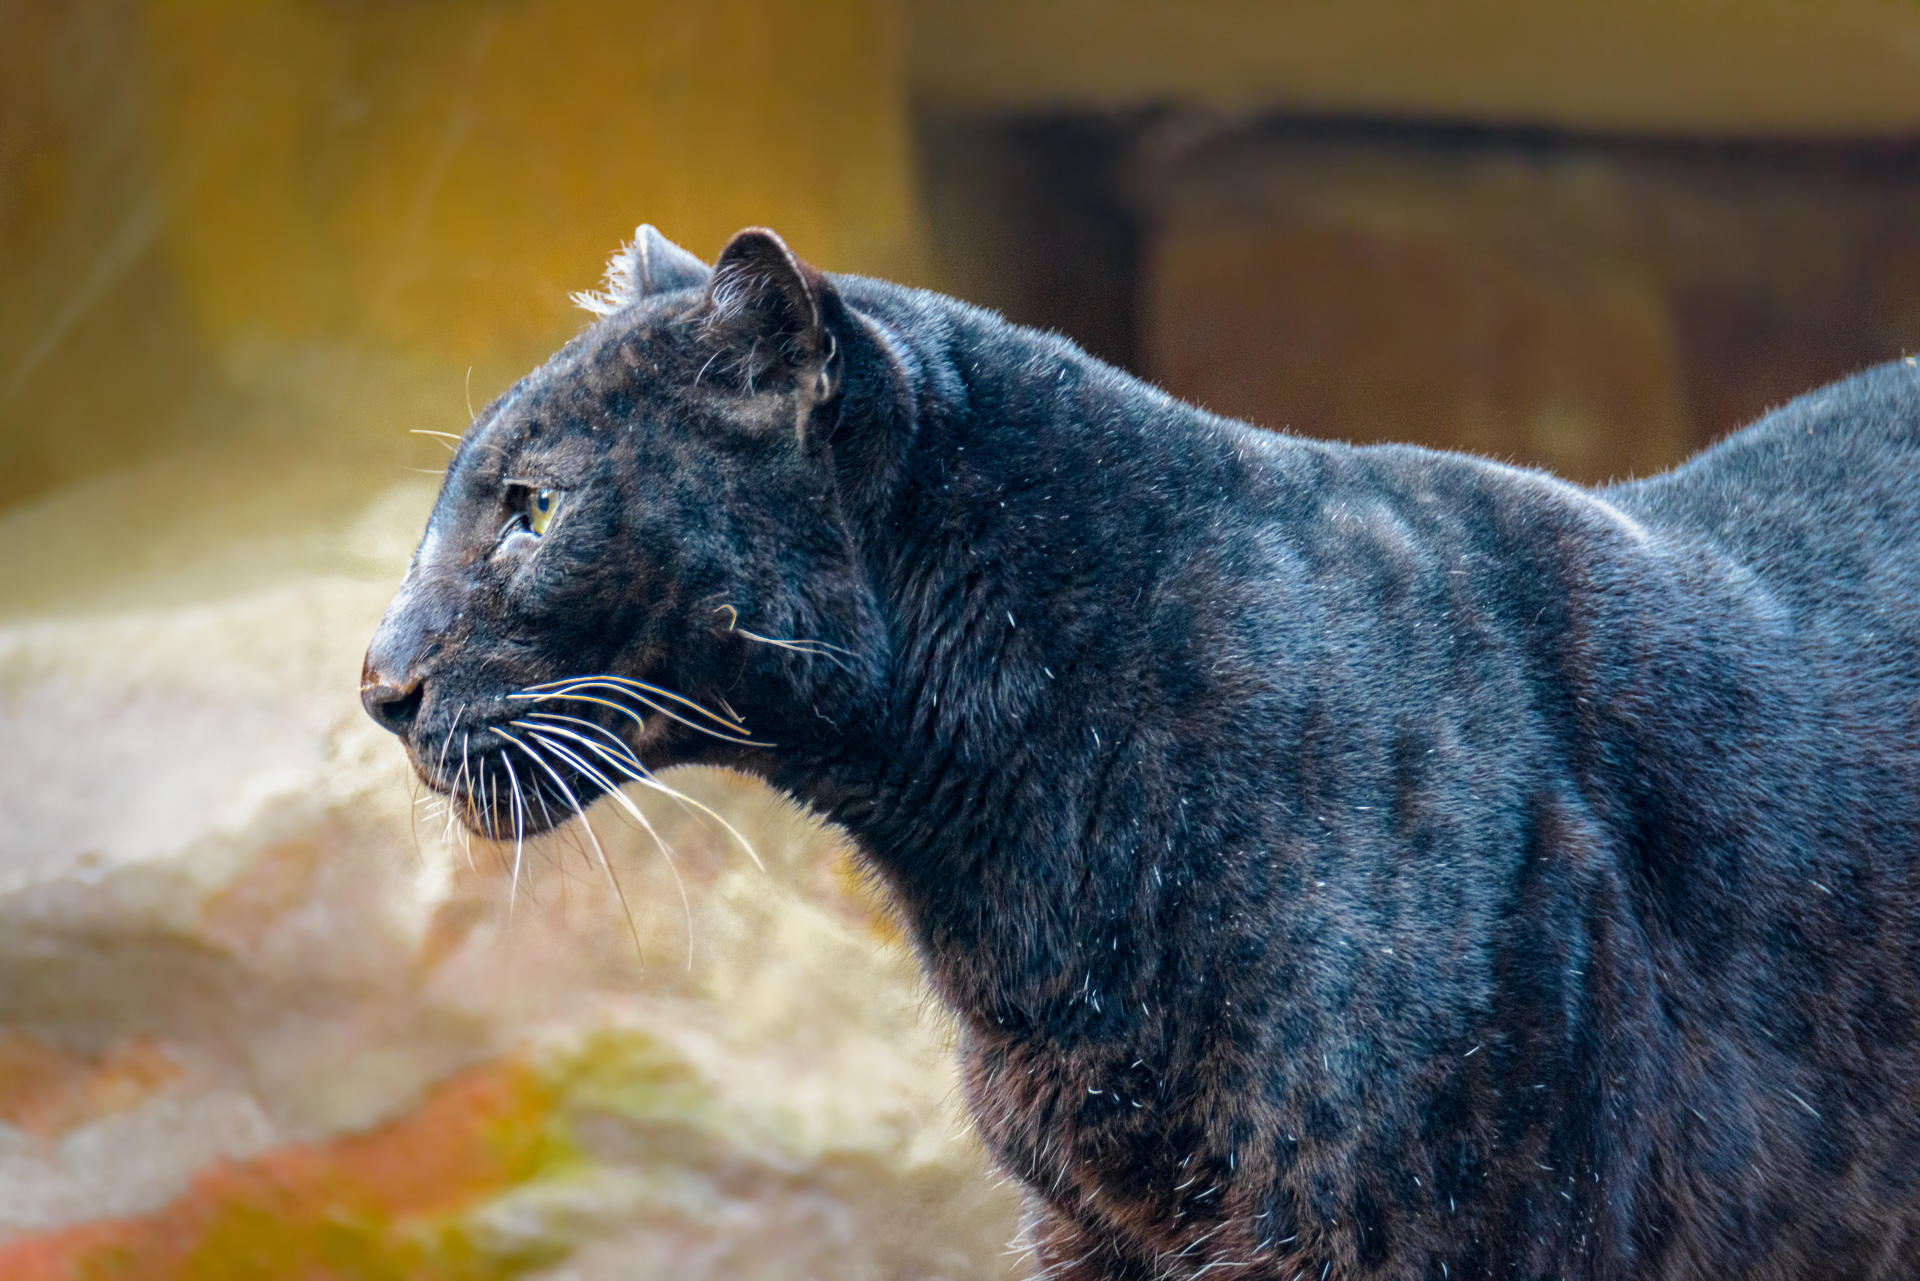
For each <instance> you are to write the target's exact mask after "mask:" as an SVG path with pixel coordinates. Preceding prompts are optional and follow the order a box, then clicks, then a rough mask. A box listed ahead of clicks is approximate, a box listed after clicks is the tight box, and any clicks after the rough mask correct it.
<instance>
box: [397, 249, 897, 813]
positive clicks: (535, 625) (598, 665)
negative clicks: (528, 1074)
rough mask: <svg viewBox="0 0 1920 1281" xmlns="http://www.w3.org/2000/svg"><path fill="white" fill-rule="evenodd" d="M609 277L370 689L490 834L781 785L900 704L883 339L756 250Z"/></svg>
mask: <svg viewBox="0 0 1920 1281" xmlns="http://www.w3.org/2000/svg"><path fill="white" fill-rule="evenodd" d="M608 277H609V287H608V291H607V292H606V293H604V294H593V295H585V296H581V298H580V301H581V302H582V303H583V305H585V306H587V307H588V308H589V310H592V311H594V312H596V313H598V315H599V319H598V320H597V321H596V322H595V323H593V324H592V325H591V326H590V327H589V328H588V329H586V330H585V331H584V332H583V333H582V334H580V336H579V337H577V338H576V339H575V340H574V341H572V342H571V343H569V344H568V345H567V346H566V347H564V348H563V349H561V351H560V352H558V353H557V354H556V355H555V356H554V357H553V358H552V359H551V360H549V361H548V362H547V363H546V364H545V365H543V366H541V367H540V368H539V369H537V370H535V371H534V372H533V373H531V374H529V375H528V376H527V377H526V378H524V379H522V380H521V381H520V382H519V383H518V384H517V385H516V386H514V387H513V388H512V389H510V390H509V391H508V392H506V393H505V394H504V395H502V396H501V397H500V398H499V399H498V400H496V401H495V402H494V403H493V404H491V405H489V406H488V407H487V409H486V410H485V411H484V412H483V413H482V414H481V415H480V416H479V417H478V418H477V419H476V420H475V421H474V423H473V425H472V427H471V428H470V429H469V430H468V431H467V433H466V435H465V436H464V437H463V438H462V440H461V442H460V445H459V448H458V450H457V451H456V453H455V455H454V457H453V460H452V462H451V465H450V466H449V467H448V469H447V472H446V478H445V481H444V483H443V484H442V486H441V489H440V494H439V497H438V499H437V501H436V502H435V504H434V508H433V513H432V516H431V517H430V519H429V521H428V523H427V528H426V533H425V536H424V537H423V538H422V540H421V543H420V547H419V550H418V551H416V552H415V553H414V557H413V561H412V564H411V565H410V566H409V568H408V570H407V574H406V578H405V580H404V582H403V583H402V584H401V587H400V590H399V593H398V595H397V596H396V597H395V598H394V601H393V603H392V604H391V605H390V606H389V607H388V609H387V612H386V616H385V617H384V618H383V619H382V620H381V623H380V627H379V630H378V631H377V632H376V633H375V635H374V638H373V641H372V644H371V646H370V647H369V648H368V650H367V657H366V664H365V668H364V670H363V672H362V676H361V698H362V701H363V703H364V705H365V707H366V709H367V711H368V713H369V714H370V715H371V716H372V717H373V718H374V719H375V720H376V721H378V722H379V723H380V724H381V725H383V726H384V727H386V728H387V729H389V730H391V731H393V732H394V733H395V734H397V735H399V737H400V738H401V740H402V742H404V743H405V745H406V748H407V751H408V754H409V756H410V757H411V759H412V762H413V765H414V768H415V769H416V770H418V772H419V774H420V776H421V778H422V779H423V780H425V782H426V783H427V784H428V786H430V787H431V788H433V789H434V790H435V791H437V792H440V793H443V794H445V795H447V796H449V797H450V799H451V801H452V803H453V807H454V809H455V811H456V813H458V814H459V815H460V817H461V819H462V820H463V821H464V822H465V823H466V824H467V825H468V826H469V827H471V828H472V829H474V830H476V831H478V832H480V833H482V834H484V835H489V836H494V837H499V836H502V835H512V834H515V833H520V832H526V833H532V832H538V831H542V830H545V829H546V828H548V827H551V826H554V825H556V824H558V823H561V822H564V821H565V820H566V819H568V818H569V817H571V816H572V814H573V813H574V812H575V811H577V810H579V809H581V808H583V807H584V806H585V805H587V804H589V803H590V802H591V801H592V800H593V799H594V798H596V797H597V796H599V795H600V794H602V793H604V792H606V791H609V790H611V789H613V788H615V787H617V786H618V785H620V784H621V783H624V782H626V781H628V780H630V779H634V778H638V777H645V776H648V775H649V774H650V773H651V772H652V771H655V770H658V769H661V768H663V767H666V766H669V765H677V764H682V763H694V762H699V763H711V764H723V765H730V766H733V767H735V768H740V769H745V770H748V771H750V772H756V773H761V774H763V775H765V776H771V775H770V771H771V770H772V768H773V762H774V761H775V760H776V759H782V760H787V761H789V762H791V761H793V760H794V759H796V755H798V756H806V755H808V754H810V753H830V752H831V751H832V740H833V739H834V738H835V737H836V736H837V735H840V734H844V733H846V732H848V731H849V729H850V727H851V724H852V723H853V722H856V721H858V719H859V718H860V717H861V716H862V714H863V709H864V708H866V707H867V706H869V705H870V704H872V703H873V701H874V700H875V699H876V698H877V691H878V690H879V686H880V678H879V672H880V670H881V669H882V668H883V667H884V656H883V654H882V653H881V650H882V648H883V646H884V643H885V641H884V637H885V632H884V629H883V628H881V626H880V625H879V622H878V620H877V615H876V608H875V604H874V599H873V595H872V591H871V588H870V586H869V575H868V573H867V572H866V570H865V569H864V567H863V565H862V564H861V560H860V556H859V553H858V550H857V546H856V542H857V540H856V539H855V537H854V535H853V532H852V527H851V520H852V516H853V509H854V508H855V507H857V506H858V505H859V504H861V503H863V502H868V501H870V494H868V492H867V491H868V489H869V488H870V482H871V481H872V479H873V477H874V476H875V475H876V474H878V471H879V470H881V467H880V464H879V462H878V461H877V453H876V451H883V450H884V448H885V438H886V436H887V430H888V426H889V424H890V423H892V422H894V421H895V420H896V419H897V418H898V417H899V414H898V412H897V411H898V409H899V406H900V405H901V404H902V403H903V402H902V396H903V395H904V391H903V386H904V384H903V382H902V368H901V366H900V358H899V356H898V353H897V351H896V350H895V349H894V347H893V345H892V344H891V343H890V342H889V340H888V339H887V337H886V336H885V333H884V329H883V327H882V326H880V325H879V324H878V323H877V322H875V321H874V320H873V319H872V318H870V317H868V316H865V315H862V314H860V313H858V312H856V311H855V310H854V309H853V308H851V307H850V306H849V305H848V304H847V303H846V302H844V301H843V299H842V298H841V295H840V292H839V290H838V289H837V288H836V286H835V284H834V283H833V282H832V281H829V280H828V279H827V278H826V277H824V276H823V275H821V274H820V273H819V272H817V271H815V270H813V269H812V268H810V267H808V266H807V265H806V264H804V263H803V262H801V261H800V260H799V259H798V258H796V257H795V256H794V255H793V254H792V253H791V252H790V251H789V250H788V249H787V247H786V245H785V244H783V243H782V242H781V240H780V239H779V237H777V236H775V235H774V234H773V233H772V232H769V231H765V230H760V229H753V230H748V231H743V232H741V233H740V234H739V235H738V236H736V237H734V239H733V241H732V242H731V243H730V244H729V245H728V246H727V248H726V249H725V251H724V252H723V253H722V254H721V256H720V258H719V259H718V261H717V262H716V263H715V265H714V267H713V268H712V269H711V270H709V269H708V268H707V266H706V265H705V264H703V263H701V262H700V261H699V260H698V259H696V258H695V257H693V255H691V254H689V253H687V252H686V251H685V250H682V249H680V248H678V247H676V246H674V245H673V244H671V243H669V242H668V241H667V240H666V239H665V238H663V237H662V236H661V235H660V234H659V232H657V231H655V230H654V229H653V228H652V227H642V228H640V231H639V233H638V235H637V237H636V239H635V241H634V243H633V244H632V245H631V246H629V247H627V248H626V249H624V250H623V251H622V252H621V253H620V254H618V255H616V256H615V259H614V262H613V265H612V267H611V268H610V270H609V273H608ZM776 746H777V747H778V749H779V750H778V751H777V752H776V750H775V749H776Z"/></svg>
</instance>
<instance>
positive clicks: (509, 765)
mask: <svg viewBox="0 0 1920 1281" xmlns="http://www.w3.org/2000/svg"><path fill="white" fill-rule="evenodd" d="M494 732H495V733H499V731H498V730H495V731H494ZM500 764H501V765H502V766H504V767H505V768H506V771H507V781H508V782H510V783H511V784H513V791H512V792H511V793H510V795H511V798H512V800H511V805H512V809H513V884H512V886H511V887H509V888H508V890H507V922H508V924H512V922H513V909H514V907H515V905H516V904H517V903H518V902H519V898H520V860H521V858H522V857H523V856H524V855H525V854H526V850H527V829H526V824H525V822H524V821H523V817H522V807H523V805H524V802H523V801H522V800H521V798H520V776H519V775H518V774H516V773H514V772H513V761H512V760H511V759H510V758H509V757H508V756H507V754H506V753H505V752H502V753H500Z"/></svg>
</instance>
